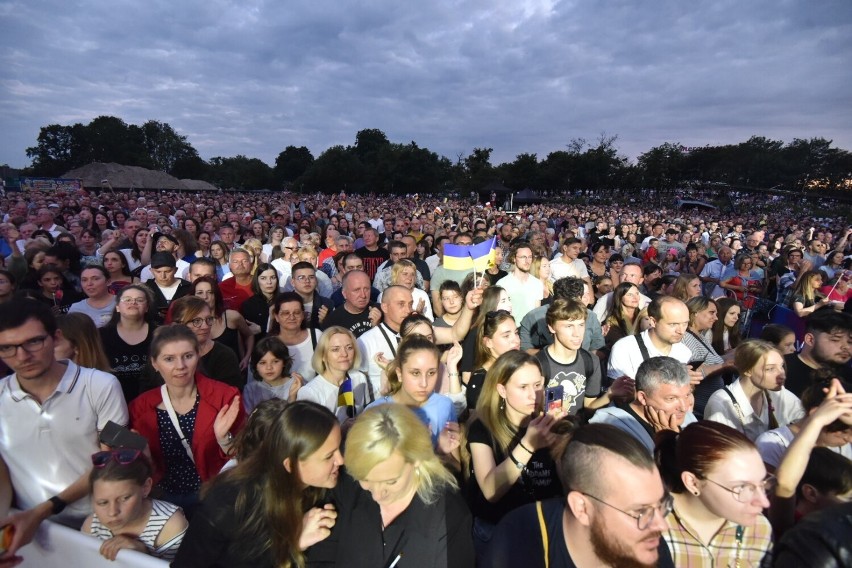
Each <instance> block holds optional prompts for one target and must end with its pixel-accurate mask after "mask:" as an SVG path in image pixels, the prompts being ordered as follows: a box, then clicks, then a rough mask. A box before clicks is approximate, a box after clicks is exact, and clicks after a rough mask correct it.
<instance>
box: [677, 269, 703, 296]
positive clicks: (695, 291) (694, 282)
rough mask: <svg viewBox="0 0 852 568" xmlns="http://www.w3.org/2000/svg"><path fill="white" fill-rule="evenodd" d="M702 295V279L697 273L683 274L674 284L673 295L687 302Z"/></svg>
mask: <svg viewBox="0 0 852 568" xmlns="http://www.w3.org/2000/svg"><path fill="white" fill-rule="evenodd" d="M700 295H701V280H700V279H699V278H698V275H697V274H681V275H680V276H678V277H677V280H675V283H674V285H673V286H672V296H674V297H675V298H677V299H678V300H683V301H684V302H686V301H687V300H689V299H690V298H695V297H696V296H700Z"/></svg>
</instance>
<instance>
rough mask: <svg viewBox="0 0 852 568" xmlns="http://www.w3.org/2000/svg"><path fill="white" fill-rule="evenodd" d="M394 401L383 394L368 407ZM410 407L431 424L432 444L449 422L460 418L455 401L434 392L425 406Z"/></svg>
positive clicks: (427, 423)
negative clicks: (454, 404) (457, 414)
mask: <svg viewBox="0 0 852 568" xmlns="http://www.w3.org/2000/svg"><path fill="white" fill-rule="evenodd" d="M394 403H396V401H395V400H394V399H393V397H391V396H383V397H381V398H377V399H376V400H375V401H373V402H372V403H370V405H369V406H367V408H373V407H374V406H378V405H380V404H394ZM409 408H411V410H413V411H414V413H415V414H416V415H417V416H418V417H420V420H422V421H423V423H424V424H426V425H427V426H429V430H431V431H432V445H435V444H437V443H438V435H439V434H440V433H441V430H443V429H444V426H446V424H447V422H456V421H457V420H458V417H457V416H456V411H455V409H454V408H453V401H451V400H450V399H449V397H446V396H444V395H442V394H437V393H432V394H431V395H429V399H428V400H427V401H426V403H425V404H424V405H423V406H420V407H414V406H410V407H409Z"/></svg>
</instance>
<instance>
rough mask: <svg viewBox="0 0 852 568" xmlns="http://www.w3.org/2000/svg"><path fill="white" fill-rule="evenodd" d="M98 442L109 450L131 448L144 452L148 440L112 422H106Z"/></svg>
mask: <svg viewBox="0 0 852 568" xmlns="http://www.w3.org/2000/svg"><path fill="white" fill-rule="evenodd" d="M100 441H101V443H102V444H105V445H107V446H109V447H110V448H131V449H134V450H139V451H140V452H143V451H145V448H147V447H148V440H146V439H145V437H144V436H142V435H141V434H137V433H136V432H131V431H130V430H128V429H127V428H125V427H124V426H121V425H120V424H116V423H115V422H113V421H112V420H110V421H109V422H107V423H106V426H104V429H103V430H101V436H100Z"/></svg>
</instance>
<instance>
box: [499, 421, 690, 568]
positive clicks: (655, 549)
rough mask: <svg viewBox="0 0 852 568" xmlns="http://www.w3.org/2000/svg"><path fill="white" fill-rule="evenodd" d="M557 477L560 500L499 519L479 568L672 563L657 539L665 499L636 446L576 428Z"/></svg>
mask: <svg viewBox="0 0 852 568" xmlns="http://www.w3.org/2000/svg"><path fill="white" fill-rule="evenodd" d="M602 471H605V472H607V475H606V476H602V475H601V474H600V473H601V472H602ZM559 472H560V480H561V482H562V486H563V487H564V488H565V491H566V493H567V495H566V497H565V498H564V499H559V498H555V499H548V500H546V501H541V502H538V503H532V504H529V505H524V506H523V507H520V508H518V509H516V510H514V511H512V512H511V513H509V514H508V515H506V516H505V517H504V518H503V520H502V521H501V522H500V524H499V525H498V526H497V529H496V531H495V533H494V536H493V538H492V539H491V546H490V548H489V550H488V553H487V555H486V560H485V562H484V564H483V566H484V567H485V568H504V567H505V568H509V567H512V568H514V567H515V566H525V567H528V568H539V567H544V566H549V567H550V568H587V567H588V568H598V567H602V566H608V567H611V568H651V567H661V568H668V567H673V566H674V564H673V562H672V559H671V555H670V554H669V550H668V548H667V546H666V543H665V541H664V540H663V539H662V538H660V537H661V535H662V531H664V530H666V528H667V525H666V522H665V520H664V519H665V517H666V515H667V514H668V513H669V512H670V511H671V508H672V499H671V496H670V495H669V494H668V493H667V492H666V490H665V488H664V487H663V482H662V479H661V478H660V473H659V471H657V467H656V466H655V465H654V460H653V458H652V457H651V455H650V454H649V453H648V452H647V450H646V449H645V448H644V447H643V446H642V444H640V443H639V442H637V441H636V440H635V439H634V438H632V437H631V436H625V435H624V433H623V432H621V430H619V429H617V428H615V427H613V426H609V425H606V424H590V425H586V426H582V427H580V428H579V429H578V430H577V431H576V432H574V434H573V435H572V436H571V441H570V442H569V443H568V445H567V446H566V448H565V450H564V452H563V454H562V456H561V458H560V468H559ZM545 555H546V557H545Z"/></svg>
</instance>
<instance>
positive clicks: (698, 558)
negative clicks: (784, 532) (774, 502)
mask: <svg viewBox="0 0 852 568" xmlns="http://www.w3.org/2000/svg"><path fill="white" fill-rule="evenodd" d="M666 523H667V524H668V525H669V529H668V530H667V531H665V532H663V538H664V539H665V540H666V544H668V545H669V550H670V551H671V554H672V559H673V560H674V565H675V566H677V567H678V568H757V567H763V566H770V565H771V560H772V555H771V551H772V528H771V527H770V525H769V521H767V520H766V517H764V516H762V515H761V516H759V517H758V518H757V521H756V522H755V524H754V526H753V527H745V531H744V533H743V539H742V546H741V548H740V553H739V562H738V561H737V524H736V523H732V522H730V521H726V522H725V524H724V525H723V526H722V528H721V529H719V531H718V532H717V533H716V534H715V535H713V538H712V539H710V543H709V545H706V546H705V545H704V544H703V543H702V542H701V541H700V540H699V538H698V537H697V536H696V535H697V533H696V532H695V531H694V530H692V528H691V527H690V526H689V524H688V523H687V521H686V520H685V519H684V518H683V517H681V516H680V515H679V514H678V512H677V500H675V508H674V509H673V510H672V512H671V513H669V515H668V516H667V517H666Z"/></svg>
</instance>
